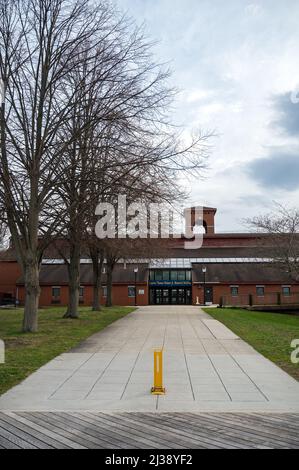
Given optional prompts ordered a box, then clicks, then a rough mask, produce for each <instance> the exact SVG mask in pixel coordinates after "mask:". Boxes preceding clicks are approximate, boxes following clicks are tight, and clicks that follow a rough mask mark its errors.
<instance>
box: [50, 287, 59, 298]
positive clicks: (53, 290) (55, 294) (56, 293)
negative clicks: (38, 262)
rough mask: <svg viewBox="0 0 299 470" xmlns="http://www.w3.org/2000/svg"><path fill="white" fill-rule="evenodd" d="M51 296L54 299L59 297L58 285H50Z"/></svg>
mask: <svg viewBox="0 0 299 470" xmlns="http://www.w3.org/2000/svg"><path fill="white" fill-rule="evenodd" d="M52 297H53V299H55V300H58V299H60V287H52Z"/></svg>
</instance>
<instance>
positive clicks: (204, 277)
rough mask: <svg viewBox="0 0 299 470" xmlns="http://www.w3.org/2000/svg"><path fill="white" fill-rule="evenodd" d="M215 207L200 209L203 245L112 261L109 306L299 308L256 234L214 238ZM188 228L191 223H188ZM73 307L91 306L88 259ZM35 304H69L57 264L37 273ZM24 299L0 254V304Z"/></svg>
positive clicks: (178, 242) (8, 257)
mask: <svg viewBox="0 0 299 470" xmlns="http://www.w3.org/2000/svg"><path fill="white" fill-rule="evenodd" d="M216 212H217V211H216V209H214V208H205V209H204V220H203V226H204V229H205V234H204V238H203V246H202V248H200V249H197V250H186V249H184V242H185V240H184V239H183V238H181V239H169V240H167V241H166V242H165V240H164V241H163V243H164V245H165V243H166V245H167V246H166V250H165V246H164V247H163V256H161V257H159V245H160V244H161V241H160V240H157V241H156V243H157V250H156V251H157V255H158V256H157V258H155V259H148V260H144V259H141V258H140V259H138V258H137V259H132V260H131V261H129V260H126V261H122V262H119V263H117V265H116V266H115V268H114V271H113V276H112V278H113V287H112V298H113V304H114V305H135V304H137V305H140V306H144V305H149V304H153V305H202V304H217V305H234V306H238V305H291V304H299V283H298V282H297V281H295V280H294V279H292V278H291V277H290V275H289V273H287V272H285V271H283V270H282V269H281V268H278V267H274V266H273V264H272V263H271V262H270V258H269V247H268V246H267V243H265V240H267V236H266V235H262V234H236V233H231V234H221V233H220V234H218V233H216V232H215V215H216ZM192 223H193V225H195V223H196V221H195V220H193V222H192ZM103 269H104V270H103V274H102V286H103V287H102V292H101V303H102V304H105V301H106V296H107V286H106V283H107V279H106V268H105V266H104V268H103ZM80 282H81V288H80V304H81V305H84V306H89V305H92V301H93V273H92V264H91V261H90V260H88V259H82V261H81V278H80ZM40 286H41V295H40V307H49V306H54V305H56V306H58V305H61V306H65V305H67V303H68V271H67V267H66V266H65V265H64V263H63V260H61V259H56V258H53V257H50V256H47V257H46V258H45V259H44V261H43V264H42V266H41V272H40ZM15 300H17V302H18V304H20V305H22V304H23V303H24V300H25V288H24V280H23V278H22V275H21V270H20V268H19V266H18V263H17V262H16V259H15V255H14V250H13V249H12V248H10V249H9V250H6V251H5V252H2V253H0V303H1V304H5V303H11V302H13V301H15Z"/></svg>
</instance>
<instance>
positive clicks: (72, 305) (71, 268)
mask: <svg viewBox="0 0 299 470" xmlns="http://www.w3.org/2000/svg"><path fill="white" fill-rule="evenodd" d="M68 272H69V302H68V309H67V312H66V314H65V315H64V318H79V289H80V249H78V248H77V247H75V248H74V249H72V250H71V254H70V262H69V264H68Z"/></svg>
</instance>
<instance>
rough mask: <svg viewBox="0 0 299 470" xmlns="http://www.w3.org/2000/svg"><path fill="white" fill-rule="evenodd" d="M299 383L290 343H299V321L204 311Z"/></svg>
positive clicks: (230, 311) (277, 316)
mask: <svg viewBox="0 0 299 470" xmlns="http://www.w3.org/2000/svg"><path fill="white" fill-rule="evenodd" d="M204 310H205V311H206V313H208V314H209V315H211V316H212V317H213V318H215V319H216V320H219V321H221V322H222V323H224V325H226V326H227V327H228V328H230V329H231V330H232V331H233V332H234V333H236V334H237V335H238V336H240V338H242V339H243V340H245V341H247V343H249V344H250V345H251V346H253V347H254V348H255V349H256V350H257V351H258V352H260V353H261V354H263V355H264V356H265V357H267V358H268V359H270V360H271V361H272V362H275V363H276V364H277V365H278V366H279V367H281V368H282V369H283V370H285V371H286V372H288V373H289V374H290V375H292V376H293V377H295V379H297V380H298V381H299V364H297V365H295V364H292V362H291V359H290V356H291V353H292V351H293V350H292V348H291V342H292V341H293V340H294V339H299V317H298V316H293V315H285V314H284V315H281V314H278V313H263V312H249V311H247V310H242V309H220V308H212V309H210V308H209V309H204Z"/></svg>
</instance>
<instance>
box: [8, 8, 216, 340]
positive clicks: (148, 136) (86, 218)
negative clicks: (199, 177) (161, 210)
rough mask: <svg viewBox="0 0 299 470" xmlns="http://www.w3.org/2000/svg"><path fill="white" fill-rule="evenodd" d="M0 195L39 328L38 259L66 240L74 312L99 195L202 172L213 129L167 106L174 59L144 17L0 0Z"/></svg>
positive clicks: (147, 191) (159, 193) (147, 192)
mask: <svg viewBox="0 0 299 470" xmlns="http://www.w3.org/2000/svg"><path fill="white" fill-rule="evenodd" d="M0 76H1V81H2V84H3V95H4V99H3V100H2V103H1V112H0V128H1V129H0V131H1V162H0V163H1V166H0V176H1V182H0V199H1V201H0V202H1V205H3V207H4V211H3V215H2V220H3V222H4V223H6V224H7V225H8V227H9V230H10V234H11V237H12V241H13V244H14V247H15V249H16V253H17V257H18V261H19V263H20V266H21V267H22V270H23V273H24V278H25V289H26V301H25V313H24V324H23V329H24V331H36V330H37V309H38V300H39V293H40V287H39V269H40V264H41V261H42V257H43V252H44V250H45V248H46V247H47V246H48V245H49V243H51V242H52V241H53V239H55V238H56V237H64V238H65V239H66V240H69V242H70V258H69V259H67V260H66V262H67V263H68V266H69V276H70V293H71V295H70V298H71V304H70V306H69V309H68V315H69V316H77V305H78V289H79V282H80V278H79V277H80V273H79V265H80V254H81V249H82V243H83V241H84V240H83V236H84V234H86V233H87V230H88V229H89V228H90V226H91V223H92V216H93V214H94V209H95V207H96V204H97V202H98V201H99V200H101V201H111V200H112V199H113V198H114V197H115V195H116V194H119V193H125V194H126V193H128V194H130V198H135V199H137V200H147V201H151V200H154V201H157V200H159V201H164V202H167V203H169V202H173V200H174V199H175V198H178V197H179V195H182V194H181V191H180V189H179V186H178V184H177V181H178V178H177V175H178V173H182V172H183V173H185V174H186V173H187V174H188V173H189V174H190V173H192V174H200V172H201V170H202V168H203V167H204V166H205V159H206V156H207V153H208V138H209V137H210V136H209V135H206V134H202V133H201V132H197V133H195V134H194V135H193V136H192V137H190V139H189V141H188V142H186V139H184V138H183V137H182V135H183V134H182V132H181V135H180V132H179V131H178V129H175V128H173V126H171V124H170V119H169V115H168V109H169V105H170V103H171V102H172V99H173V97H174V91H173V90H172V89H170V88H169V86H168V85H167V79H168V77H169V70H167V68H165V67H163V66H160V65H159V64H157V63H156V62H155V60H154V59H153V57H152V43H151V42H149V41H148V40H147V39H146V38H145V37H144V32H143V30H142V28H138V27H136V25H135V24H134V22H133V21H132V20H130V19H129V18H127V17H125V16H123V15H122V14H121V13H120V12H118V11H117V10H116V9H115V8H114V7H112V6H111V4H110V3H107V2H105V1H102V0H99V1H96V2H92V1H89V0H0Z"/></svg>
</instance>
